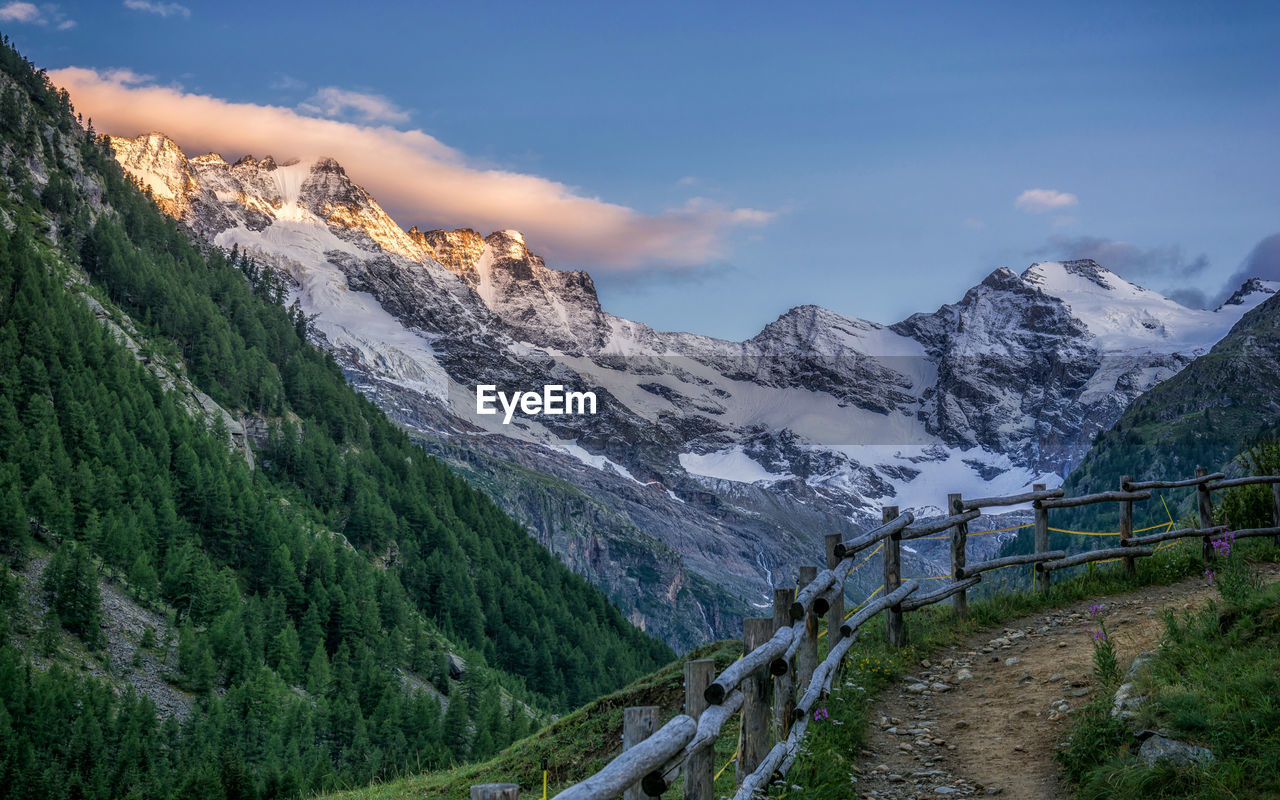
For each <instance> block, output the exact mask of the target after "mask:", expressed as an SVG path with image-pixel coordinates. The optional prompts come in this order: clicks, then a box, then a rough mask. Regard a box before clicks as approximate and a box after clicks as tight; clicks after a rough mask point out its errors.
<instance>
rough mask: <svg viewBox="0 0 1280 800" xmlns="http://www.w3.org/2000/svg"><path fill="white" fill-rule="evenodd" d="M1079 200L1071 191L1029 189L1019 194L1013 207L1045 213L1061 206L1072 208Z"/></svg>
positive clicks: (1034, 212)
mask: <svg viewBox="0 0 1280 800" xmlns="http://www.w3.org/2000/svg"><path fill="white" fill-rule="evenodd" d="M1078 202H1079V201H1078V200H1077V198H1076V196H1075V195H1074V194H1071V193H1070V192H1060V191H1058V190H1057V189H1028V190H1026V191H1025V192H1023V193H1022V194H1020V195H1018V199H1016V200H1014V201H1013V207H1014V208H1016V209H1018V210H1019V211H1026V212H1029V213H1032V214H1043V213H1044V212H1046V211H1054V210H1056V209H1059V208H1070V207H1071V206H1074V205H1076V203H1078Z"/></svg>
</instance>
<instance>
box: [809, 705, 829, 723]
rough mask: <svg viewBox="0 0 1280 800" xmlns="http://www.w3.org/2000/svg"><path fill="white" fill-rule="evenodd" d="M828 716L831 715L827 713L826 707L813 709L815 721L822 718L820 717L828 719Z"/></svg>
mask: <svg viewBox="0 0 1280 800" xmlns="http://www.w3.org/2000/svg"><path fill="white" fill-rule="evenodd" d="M828 716H830V715H829V714H828V713H827V710H826V709H825V708H815V709H814V710H813V721H814V722H817V721H818V720H820V719H826V718H827V717H828Z"/></svg>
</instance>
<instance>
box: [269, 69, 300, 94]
mask: <svg viewBox="0 0 1280 800" xmlns="http://www.w3.org/2000/svg"><path fill="white" fill-rule="evenodd" d="M270 86H271V88H272V89H276V90H277V91H284V92H294V91H299V90H302V89H305V88H307V84H306V81H300V80H298V79H297V78H295V77H293V76H292V75H290V74H288V73H287V72H281V73H280V74H279V76H278V77H277V78H276V79H275V80H273V81H272V82H271V83H270Z"/></svg>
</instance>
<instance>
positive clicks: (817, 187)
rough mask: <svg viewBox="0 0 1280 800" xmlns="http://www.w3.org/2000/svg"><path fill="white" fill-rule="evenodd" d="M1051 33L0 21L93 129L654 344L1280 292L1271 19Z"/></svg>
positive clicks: (922, 19) (1172, 11) (47, 10)
mask: <svg viewBox="0 0 1280 800" xmlns="http://www.w3.org/2000/svg"><path fill="white" fill-rule="evenodd" d="M1042 5H1043V4H1028V3H1008V4H1004V3H964V4H961V3H951V2H937V3H901V2H899V3H848V2H845V3H838V4H837V3H831V4H822V3H811V4H779V3H776V2H775V3H753V2H736V3H732V4H730V3H702V4H696V5H693V4H687V3H665V2H658V1H655V2H648V3H643V4H641V3H615V4H600V3H571V2H561V3H555V4H533V3H484V2H472V3H451V4H425V3H410V2H379V3H376V4H373V3H364V4H350V3H324V2H311V3H306V4H297V5H296V6H294V7H290V4H286V3H260V2H259V3H238V2H219V3H216V4H214V3H208V4H204V3H196V2H188V1H186V0H184V2H181V3H179V2H159V1H158V0H124V2H116V1H115V0H99V2H93V3H73V2H60V3H58V4H45V3H30V2H13V1H12V0H0V31H3V32H4V33H6V34H8V35H9V36H10V38H11V39H12V40H13V41H14V43H15V44H16V45H17V47H18V48H19V50H21V51H22V52H23V53H24V54H25V55H26V56H27V57H29V58H31V59H32V60H33V61H34V62H35V63H36V64H37V65H39V66H41V67H44V68H46V69H48V70H49V72H50V75H51V77H52V78H53V80H54V81H55V83H58V84H59V85H62V86H66V87H67V88H68V89H69V90H70V91H71V95H72V102H73V103H75V104H76V106H77V108H78V109H80V110H82V111H85V112H86V113H87V115H89V116H93V117H94V118H95V127H96V128H97V129H98V130H100V131H103V132H109V133H113V134H117V135H136V134H138V133H142V132H146V131H149V130H160V131H164V132H166V133H169V134H170V135H171V136H173V137H174V138H175V139H176V140H177V141H178V143H179V144H180V145H181V146H182V147H183V148H184V150H186V151H187V153H188V155H196V154H199V153H201V152H207V151H209V150H217V151H218V152H220V153H222V155H224V156H225V157H227V158H228V159H234V158H235V157H238V156H239V155H243V154H244V153H252V154H253V155H256V156H259V157H261V156H264V155H267V154H271V155H274V156H276V157H277V159H283V158H287V157H308V156H318V155H332V156H334V157H335V158H337V159H338V160H339V161H340V162H341V163H343V165H344V166H345V167H346V168H347V171H348V173H349V174H350V175H351V177H352V178H353V179H354V180H355V181H356V182H358V183H361V184H362V185H364V186H365V187H366V188H367V189H369V191H370V192H371V193H372V194H373V195H374V197H375V198H377V199H378V200H379V201H380V202H381V203H382V204H383V205H384V206H385V207H386V208H387V209H388V211H389V212H391V214H392V216H393V217H394V218H395V219H396V220H397V222H399V223H400V224H401V225H402V226H404V227H406V228H407V227H409V226H410V225H418V226H419V227H422V228H433V227H448V228H452V227H461V226H467V227H473V228H476V229H479V230H481V232H482V233H487V232H489V231H490V230H495V229H499V228H516V229H520V230H522V231H524V232H525V233H526V237H527V240H528V243H529V246H530V248H531V249H532V250H533V251H535V252H537V253H539V254H541V255H543V256H544V257H545V258H546V259H547V263H548V265H549V266H552V267H556V268H563V269H586V270H588V271H590V272H591V274H592V276H593V278H594V279H595V283H596V287H597V289H598V291H599V293H600V297H601V301H602V303H603V304H604V306H605V308H606V309H607V310H609V311H611V312H613V313H615V314H619V315H621V316H625V317H628V318H632V319H638V320H642V321H644V322H647V323H649V324H651V325H653V326H655V327H657V328H659V329H664V330H688V331H694V332H698V333H704V334H710V335H715V336H722V337H727V338H733V339H739V338H745V337H749V336H752V335H754V334H755V333H757V332H758V331H759V330H760V328H761V327H763V326H764V325H765V324H767V323H768V322H770V321H771V320H773V319H774V318H776V317H777V316H778V315H779V314H781V313H783V312H785V311H786V310H787V309H788V308H790V307H792V306H794V305H799V304H804V303H815V304H819V305H823V306H826V307H828V308H831V309H833V310H835V311H837V312H840V313H843V314H847V315H851V316H859V317H863V318H866V319H870V320H874V321H877V322H882V323H892V322H895V321H898V320H900V319H903V318H905V317H906V316H908V315H910V314H912V313H914V312H917V311H932V310H934V309H936V308H937V307H938V306H940V305H942V304H944V303H948V302H954V301H956V300H958V299H959V298H960V297H961V296H962V295H963V293H964V291H965V290H966V289H967V288H969V287H970V286H972V285H974V284H975V283H977V282H978V281H980V280H981V279H982V278H983V277H984V276H985V275H986V274H988V273H989V272H990V271H992V270H993V269H995V268H997V267H1000V266H1008V267H1010V268H1012V269H1015V270H1018V271H1021V270H1023V269H1025V268H1026V267H1027V266H1028V265H1030V264H1031V263H1032V262H1034V261H1036V260H1050V259H1060V258H1069V257H1093V258H1096V259H1097V260H1098V261H1099V262H1100V263H1102V264H1103V266H1106V267H1109V268H1111V269H1113V270H1114V271H1116V272H1118V273H1120V274H1121V275H1123V276H1125V277H1127V278H1129V279H1130V280H1133V281H1134V282H1136V283H1139V284H1142V285H1144V286H1147V287H1149V288H1152V289H1156V290H1159V291H1162V292H1164V293H1166V294H1169V295H1171V296H1174V297H1177V298H1179V299H1181V300H1183V301H1184V302H1188V303H1190V304H1201V303H1210V304H1212V303H1214V302H1216V301H1217V300H1218V299H1220V298H1221V297H1222V296H1223V293H1224V292H1227V291H1229V290H1231V289H1234V288H1236V286H1234V285H1230V284H1231V282H1234V283H1235V284H1236V285H1238V283H1239V279H1240V278H1242V277H1244V276H1248V275H1253V274H1260V275H1262V276H1265V277H1271V278H1274V279H1277V280H1280V239H1274V238H1271V239H1269V238H1268V237H1273V236H1275V235H1276V234H1278V233H1280V157H1277V152H1276V151H1277V147H1276V145H1277V132H1278V131H1280V56H1278V55H1277V54H1276V51H1275V45H1274V43H1275V42H1276V41H1277V40H1280V4H1275V3H1233V4H1216V5H1211V4H1204V3H1180V2H1171V1H1166V2H1157V3H1123V4H1118V3H1089V2H1083V3H1073V4H1053V5H1052V6H1048V7H1039V6H1042ZM1227 5H1229V7H1218V6H1227Z"/></svg>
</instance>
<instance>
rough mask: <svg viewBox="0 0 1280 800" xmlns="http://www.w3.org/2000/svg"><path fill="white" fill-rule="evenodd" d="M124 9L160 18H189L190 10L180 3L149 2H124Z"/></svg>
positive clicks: (132, 0) (129, 0)
mask: <svg viewBox="0 0 1280 800" xmlns="http://www.w3.org/2000/svg"><path fill="white" fill-rule="evenodd" d="M124 7H125V8H128V9H131V10H133V11H145V12H146V13H148V14H158V15H159V16H162V17H188V18H189V17H190V16H191V9H189V8H187V7H186V6H184V5H182V4H181V3H154V2H150V0H124Z"/></svg>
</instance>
